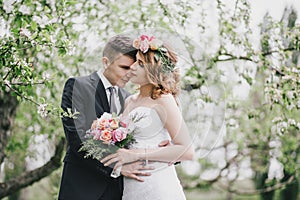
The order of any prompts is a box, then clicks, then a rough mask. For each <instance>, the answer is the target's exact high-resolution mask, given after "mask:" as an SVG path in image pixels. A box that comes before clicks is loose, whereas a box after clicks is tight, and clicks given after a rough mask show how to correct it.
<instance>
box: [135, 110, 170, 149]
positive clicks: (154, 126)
mask: <svg viewBox="0 0 300 200" xmlns="http://www.w3.org/2000/svg"><path fill="white" fill-rule="evenodd" d="M129 115H130V116H133V115H142V116H143V117H142V119H141V120H140V121H138V122H137V123H136V126H137V130H136V133H135V135H134V138H135V139H136V141H137V143H135V144H134V145H133V148H157V147H158V144H159V143H160V142H161V141H164V140H170V136H169V133H168V131H167V130H166V129H165V128H164V124H163V122H162V121H161V119H160V117H159V115H158V113H157V112H156V110H155V109H153V108H150V107H145V106H141V107H137V108H135V109H133V110H132V111H131V112H130V114H129Z"/></svg>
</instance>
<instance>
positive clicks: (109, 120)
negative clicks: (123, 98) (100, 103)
mask: <svg viewBox="0 0 300 200" xmlns="http://www.w3.org/2000/svg"><path fill="white" fill-rule="evenodd" d="M141 118H142V117H139V116H138V115H134V116H133V117H132V118H130V117H121V116H117V115H115V114H110V113H106V112H105V113H103V115H102V116H101V118H98V119H96V120H94V121H93V123H92V126H91V128H90V129H89V130H87V131H86V135H85V140H84V141H83V143H82V147H81V148H80V149H79V151H85V152H86V154H85V158H87V157H92V158H94V159H97V160H100V159H101V158H103V156H104V155H106V154H109V153H112V151H114V150H116V149H118V148H127V149H128V148H129V147H130V146H131V145H132V144H133V143H135V139H134V132H135V130H136V128H137V127H136V125H135V123H136V122H138V121H139V120H140V119H141Z"/></svg>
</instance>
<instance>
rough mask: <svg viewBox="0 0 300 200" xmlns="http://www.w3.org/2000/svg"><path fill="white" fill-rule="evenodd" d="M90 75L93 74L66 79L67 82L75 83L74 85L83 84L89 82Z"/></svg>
mask: <svg viewBox="0 0 300 200" xmlns="http://www.w3.org/2000/svg"><path fill="white" fill-rule="evenodd" d="M92 75H93V74H89V75H84V76H71V77H69V78H68V80H67V82H69V81H71V82H76V83H81V82H85V81H87V80H90V79H91V78H92Z"/></svg>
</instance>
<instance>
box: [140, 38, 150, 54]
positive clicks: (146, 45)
mask: <svg viewBox="0 0 300 200" xmlns="http://www.w3.org/2000/svg"><path fill="white" fill-rule="evenodd" d="M148 49H149V43H148V40H142V41H141V44H140V50H141V51H142V52H143V53H146V52H147V51H148Z"/></svg>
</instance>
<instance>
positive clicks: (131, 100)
mask: <svg viewBox="0 0 300 200" xmlns="http://www.w3.org/2000/svg"><path fill="white" fill-rule="evenodd" d="M136 99H137V94H133V95H130V96H129V97H127V98H126V100H125V107H126V106H127V105H128V104H129V103H133V102H134V101H135V100H136Z"/></svg>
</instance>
